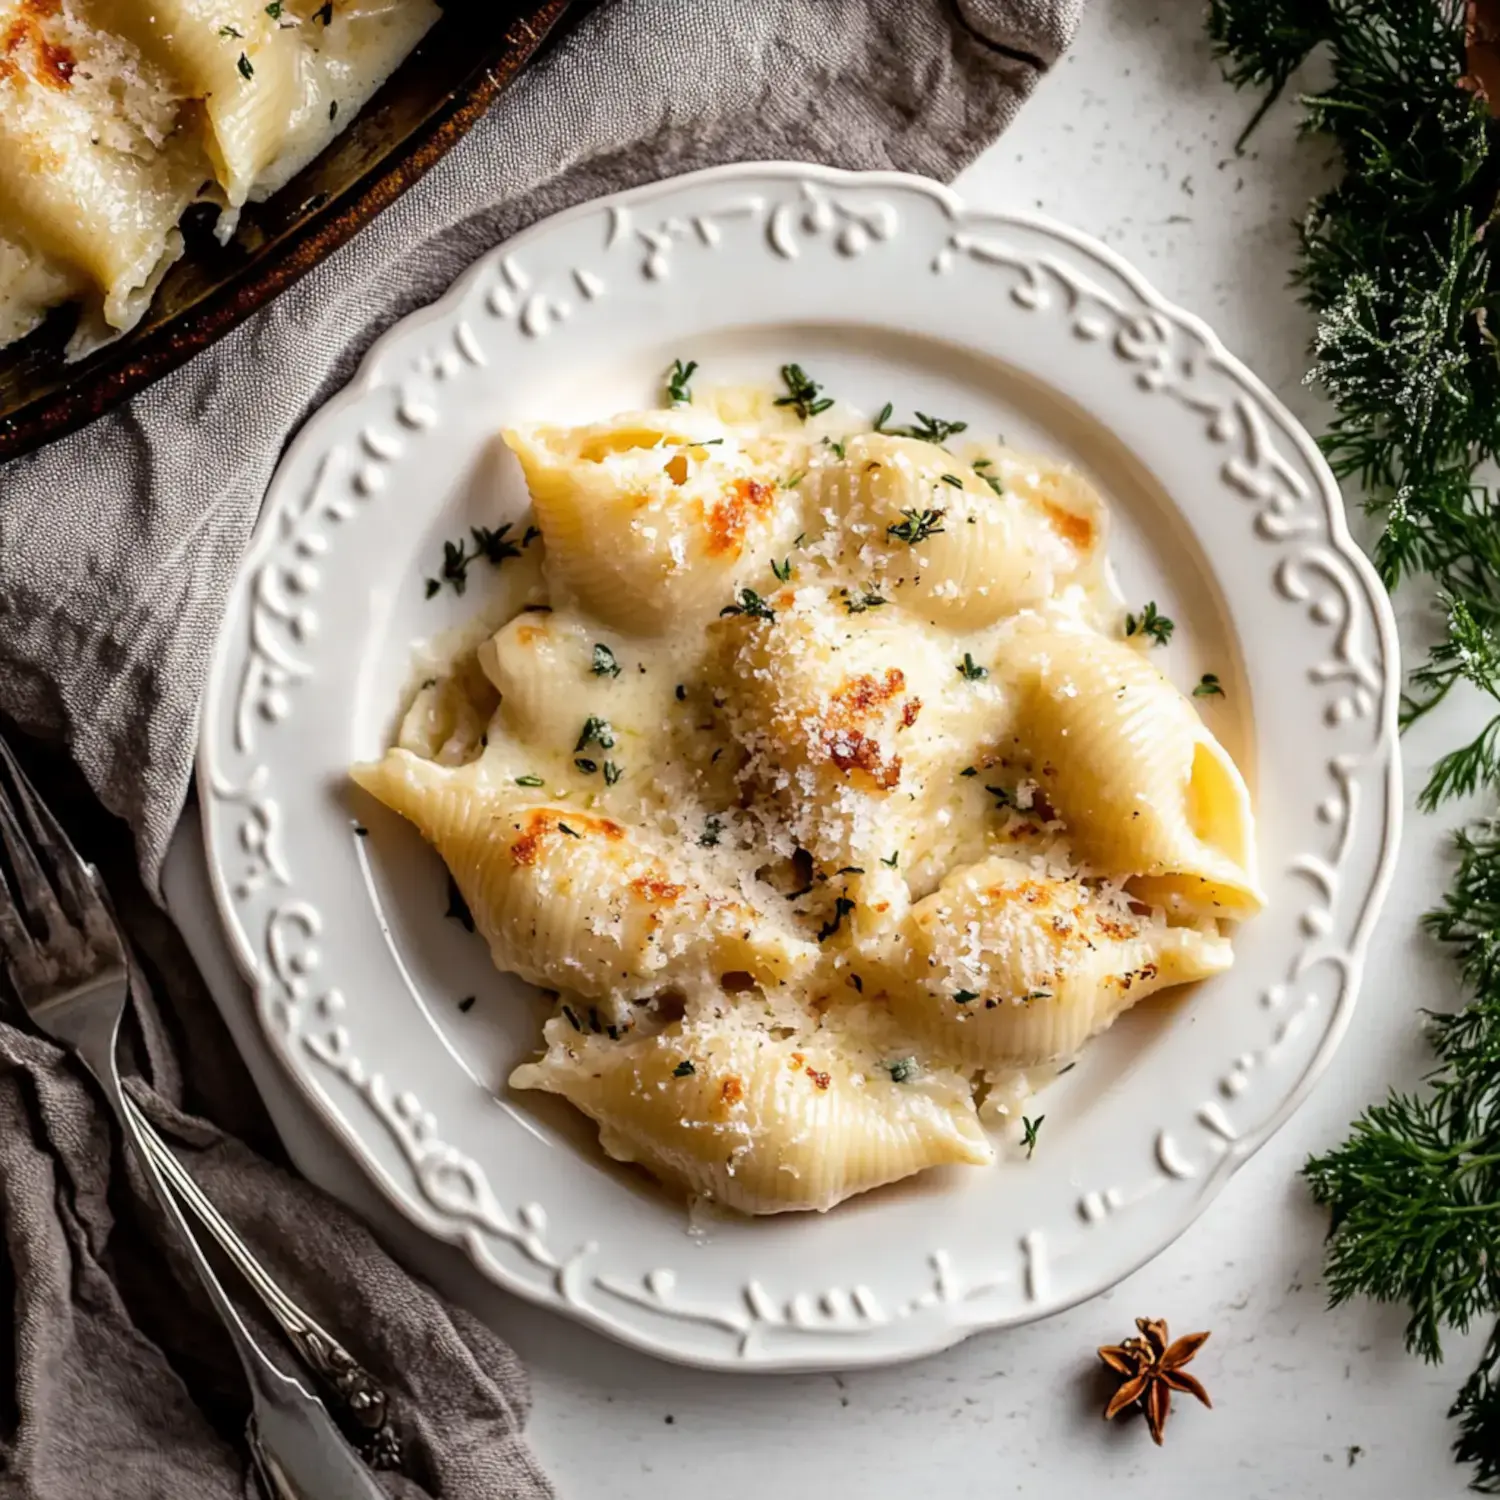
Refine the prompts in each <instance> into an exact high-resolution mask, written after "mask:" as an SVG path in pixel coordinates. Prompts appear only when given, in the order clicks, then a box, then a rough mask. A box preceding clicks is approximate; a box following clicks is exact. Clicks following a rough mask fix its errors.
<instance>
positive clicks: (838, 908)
mask: <svg viewBox="0 0 1500 1500" xmlns="http://www.w3.org/2000/svg"><path fill="white" fill-rule="evenodd" d="M853 910H854V902H853V901H851V900H850V899H849V897H847V896H839V897H837V898H836V899H835V900H834V903H833V916H832V917H831V918H829V920H828V921H826V922H825V923H824V924H823V925H822V926H821V927H820V928H819V929H818V941H819V942H820V943H821V942H822V941H823V940H824V939H825V938H831V937H832V936H833V935H834V933H836V932H837V931H838V930H839V928H840V927H842V926H843V925H844V918H845V917H847V916H848V915H849V913H850V912H851V911H853Z"/></svg>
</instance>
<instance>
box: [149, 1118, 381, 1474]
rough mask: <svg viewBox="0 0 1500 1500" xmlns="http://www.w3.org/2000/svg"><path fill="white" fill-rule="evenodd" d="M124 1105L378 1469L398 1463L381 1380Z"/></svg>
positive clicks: (154, 1132) (165, 1172)
mask: <svg viewBox="0 0 1500 1500" xmlns="http://www.w3.org/2000/svg"><path fill="white" fill-rule="evenodd" d="M125 1107H126V1108H127V1109H128V1110H129V1111H130V1115H131V1123H132V1125H133V1126H134V1127H135V1130H136V1134H137V1135H138V1136H139V1137H140V1139H141V1140H142V1142H143V1143H144V1144H145V1147H146V1150H147V1151H148V1152H149V1153H150V1156H151V1159H152V1161H153V1162H154V1163H155V1164H156V1166H157V1168H158V1170H159V1171H160V1172H161V1174H162V1176H163V1177H165V1178H166V1179H167V1181H168V1182H169V1183H170V1184H171V1187H172V1190H173V1192H175V1193H176V1194H177V1196H178V1197H179V1198H180V1199H181V1200H182V1201H183V1203H185V1204H186V1205H187V1207H188V1208H189V1209H191V1210H192V1213H193V1216H194V1218H196V1219H197V1220H198V1222H199V1223H200V1224H201V1225H202V1226H203V1227H204V1228H205V1229H206V1230H207V1231H208V1232H209V1233H210V1234H211V1235H212V1236H213V1237H214V1239H215V1241H216V1242H217V1243H218V1245H219V1248H220V1249H221V1250H223V1252H224V1253H225V1255H227V1256H228V1257H229V1259H230V1260H231V1261H232V1262H233V1263H234V1267H235V1269H236V1270H237V1271H238V1272H239V1273H240V1275H241V1276H243V1277H244V1278H245V1281H246V1283H247V1284H248V1285H249V1287H250V1289H251V1290H252V1291H253V1292H254V1293H255V1294H256V1296H258V1297H259V1298H260V1300H261V1301H262V1302H263V1303H264V1304H265V1306H266V1310H267V1311H268V1312H269V1313H270V1314H271V1316H272V1317H273V1318H275V1319H276V1322H277V1323H278V1325H280V1327H281V1330H282V1332H283V1333H285V1334H286V1336H287V1339H288V1341H289V1342H290V1343H291V1346H292V1348H293V1349H294V1350H295V1352H296V1353H297V1355H298V1357H299V1358H300V1359H301V1360H302V1363H303V1364H304V1365H305V1366H306V1367H307V1368H308V1370H309V1371H311V1373H312V1374H313V1375H315V1376H316V1377H317V1378H318V1380H319V1381H320V1383H321V1384H322V1386H323V1388H324V1392H325V1395H326V1396H329V1397H332V1398H333V1399H334V1401H336V1403H337V1409H336V1410H335V1412H334V1415H335V1417H336V1418H339V1419H340V1421H339V1425H340V1426H341V1427H343V1429H344V1431H345V1433H346V1434H347V1435H348V1436H349V1438H350V1439H351V1441H352V1442H353V1443H354V1444H355V1446H356V1447H357V1448H359V1450H360V1452H361V1453H362V1454H363V1456H364V1458H365V1460H366V1461H367V1462H368V1463H370V1464H372V1465H374V1466H375V1467H376V1468H395V1467H397V1466H398V1465H399V1463H400V1455H401V1445H400V1439H399V1438H398V1437H397V1436H396V1433H395V1431H394V1430H393V1429H392V1427H391V1424H390V1418H389V1401H388V1399H387V1396H386V1393H385V1390H384V1389H383V1387H382V1386H381V1384H380V1382H379V1381H378V1380H376V1379H375V1377H374V1376H373V1375H371V1374H370V1372H369V1371H368V1370H366V1369H365V1368H364V1367H363V1366H362V1365H361V1364H360V1363H359V1362H358V1361H357V1360H356V1359H355V1358H354V1356H353V1355H352V1354H350V1353H349V1351H348V1350H347V1349H345V1348H344V1346H343V1345H342V1344H341V1343H339V1341H338V1340H337V1339H336V1338H334V1336H333V1335H332V1334H331V1333H329V1332H328V1330H327V1329H326V1328H324V1327H323V1326H322V1325H321V1324H320V1323H318V1321H317V1320H316V1319H315V1318H314V1317H313V1316H312V1315H311V1314H310V1313H308V1312H306V1311H305V1310H304V1309H303V1308H301V1307H300V1306H298V1304H297V1303H296V1302H295V1301H293V1299H292V1298H291V1297H290V1296H289V1295H288V1294H287V1292H285V1291H284V1290H283V1289H282V1288H281V1287H280V1286H279V1285H278V1284H277V1282H276V1281H275V1280H274V1278H273V1277H272V1276H271V1273H270V1272H269V1271H267V1270H266V1268H265V1267H264V1266H263V1265H262V1264H261V1263H260V1262H259V1261H258V1260H257V1259H256V1258H255V1255H254V1253H253V1252H252V1251H251V1249H250V1247H249V1246H248V1245H246V1244H245V1242H244V1241H243V1240H242V1239H241V1238H240V1237H239V1235H238V1234H237V1233H235V1230H234V1227H233V1226H232V1225H231V1224H230V1223H229V1222H228V1220H226V1219H225V1218H224V1216H223V1215H222V1214H221V1213H220V1212H219V1210H218V1209H217V1208H216V1207H215V1206H214V1204H213V1201H212V1199H210V1198H208V1197H207V1196H205V1194H204V1193H203V1191H202V1189H201V1188H199V1186H198V1184H197V1183H196V1182H194V1181H193V1179H192V1176H191V1175H190V1174H189V1173H188V1171H187V1169H186V1168H185V1167H184V1166H183V1165H182V1163H181V1162H180V1161H178V1159H177V1157H176V1155H175V1154H174V1153H173V1151H172V1149H171V1148H170V1147H169V1146H168V1145H167V1143H166V1142H165V1141H164V1140H163V1139H162V1138H161V1135H160V1134H159V1133H158V1132H157V1130H156V1127H155V1126H154V1125H152V1123H151V1122H150V1120H148V1119H147V1118H146V1116H145V1115H144V1114H143V1113H142V1112H141V1110H140V1108H139V1107H138V1106H137V1105H136V1103H135V1101H134V1100H133V1099H131V1098H130V1096H129V1095H128V1094H127V1095H126V1096H125Z"/></svg>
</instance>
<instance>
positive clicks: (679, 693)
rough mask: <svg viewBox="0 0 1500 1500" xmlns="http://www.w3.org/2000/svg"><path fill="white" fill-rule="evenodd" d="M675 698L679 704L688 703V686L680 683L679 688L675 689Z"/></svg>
mask: <svg viewBox="0 0 1500 1500" xmlns="http://www.w3.org/2000/svg"><path fill="white" fill-rule="evenodd" d="M673 696H674V697H675V698H676V699H677V701H678V702H679V703H685V702H686V701H687V686H686V684H684V683H681V682H679V683H678V684H677V686H676V687H675V688H674V689H673Z"/></svg>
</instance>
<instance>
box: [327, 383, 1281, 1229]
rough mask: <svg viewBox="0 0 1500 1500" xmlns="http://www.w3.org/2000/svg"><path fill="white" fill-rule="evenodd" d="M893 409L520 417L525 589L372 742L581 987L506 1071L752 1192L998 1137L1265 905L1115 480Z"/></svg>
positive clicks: (736, 1192)
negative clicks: (1027, 1080)
mask: <svg viewBox="0 0 1500 1500" xmlns="http://www.w3.org/2000/svg"><path fill="white" fill-rule="evenodd" d="M867 428H868V423H867V422H865V421H863V420H862V419H860V418H858V417H857V416H856V415H854V414H852V413H849V412H847V411H843V410H840V409H835V410H833V411H831V412H827V413H824V414H823V415H822V416H820V417H819V418H818V419H817V420H816V421H815V422H813V423H810V424H807V425H804V424H802V423H801V422H799V421H798V420H797V419H796V417H795V416H794V415H793V414H791V413H789V412H787V411H786V410H784V409H778V408H776V407H774V406H772V405H771V404H770V403H769V401H768V400H766V399H764V398H763V397H757V396H755V395H754V394H753V393H745V392H739V393H726V392H718V393H709V394H707V395H706V396H705V399H704V400H703V401H702V402H701V404H699V405H696V406H693V407H676V408H673V409H672V410H670V411H658V412H636V413H630V414H627V415H625V416H622V417H619V418H616V419H614V420H613V421H609V422H601V423H596V424H593V425H592V426H588V427H581V428H557V427H549V426H541V427H534V428H527V429H520V430H517V431H514V432H509V433H507V434H506V440H507V442H509V444H510V445H511V447H512V448H513V449H514V450H515V451H516V453H517V455H518V456H519V458H520V459H521V463H522V466H523V468H524V470H525V473H526V477H527V481H528V484H529V486H530V489H531V494H532V498H533V501H534V504H535V510H534V521H535V527H536V530H535V533H534V534H533V533H530V532H528V533H526V534H530V535H533V541H532V542H531V543H528V544H527V545H526V546H525V547H524V548H523V549H522V551H523V555H522V556H521V557H519V558H516V559H513V560H510V561H507V562H505V564H504V566H505V567H506V568H509V569H511V570H512V573H511V575H510V576H511V578H512V581H513V582H518V584H519V586H518V587H517V588H515V589H513V590H512V596H513V597H514V599H515V601H516V603H515V607H514V608H513V609H512V610H511V611H510V612H509V617H508V618H506V619H505V620H503V621H502V622H501V623H500V624H499V628H498V629H495V630H493V631H492V632H491V633H489V634H488V635H487V636H486V637H485V638H484V639H483V640H482V641H480V642H479V643H478V644H477V646H476V645H475V644H474V643H473V642H472V641H471V642H470V643H469V644H468V645H467V646H466V648H465V649H464V650H462V651H460V652H459V653H458V654H457V656H456V658H455V659H454V660H453V661H452V663H451V665H450V666H449V667H448V668H447V669H446V670H438V671H437V672H435V673H430V674H429V675H428V676H427V677H426V678H425V679H424V681H423V685H422V686H421V687H420V688H419V689H418V690H417V691H416V693H415V695H414V697H413V700H412V702H411V704H410V706H409V707H408V710H407V713H406V716H405V719H404V720H403V723H402V727H401V731H400V735H399V739H398V744H397V746H396V747H395V748H394V749H392V750H391V751H390V752H389V753H388V754H387V755H386V757H385V758H384V759H383V760H381V761H380V762H378V763H376V764H374V765H369V766H361V767H357V768H356V769H355V772H354V775H355V778H356V780H357V781H359V782H360V784H361V785H363V786H364V787H365V788H366V789H367V790H369V791H370V792H372V793H373V794H374V795H375V796H377V797H379V798H380V799H381V800H382V801H383V802H385V803H386V804H387V805H389V806H391V807H393V808H394V809H396V810H397V811H399V812H400V813H402V814H403V815H404V816H406V817H407V818H409V819H410V820H411V821H412V822H413V823H415V824H416V825H417V826H418V827H419V828H420V829H421V830H422V832H423V833H424V834H425V835H426V837H427V838H428V839H429V840H430V841H431V842H432V843H433V844H435V845H436V847H437V848H438V850H439V852H440V853H441V854H442V856H443V858H444V859H445V860H446V862H447V864H448V866H449V869H450V871H451V872H452V874H453V877H454V879H455V880H456V882H457V883H458V885H459V888H460V889H461V890H462V891H463V893H464V895H465V897H466V899H467V900H468V903H469V906H470V909H471V910H472V911H473V913H474V917H475V921H476V923H477V925H478V928H479V930H480V932H481V933H482V934H483V935H484V937H485V938H486V939H487V940H488V942H489V944H490V947H491V951H492V954H493V956H494V959H495V962H496V964H497V965H498V966H499V967H500V968H502V969H506V970H509V971H511V972H514V973H517V974H520V975H522V976H523V977H525V978H526V979H528V980H530V981H532V982H533V983H535V984H538V985H541V986H545V987H548V988H551V989H555V990H557V991H558V992H559V995H560V997H561V999H560V1005H559V1011H558V1013H557V1015H556V1016H555V1017H554V1019H553V1020H552V1021H551V1022H549V1023H548V1025H547V1027H546V1034H545V1042H546V1050H545V1052H544V1053H543V1055H542V1056H541V1058H540V1059H539V1060H537V1061H536V1062H533V1063H528V1064H526V1065H524V1066H523V1067H521V1068H519V1069H517V1070H516V1072H515V1074H514V1076H513V1078H512V1083H513V1085H514V1086H515V1087H517V1088H538V1089H545V1090H549V1091H552V1092H555V1093H558V1094H561V1095H562V1096H563V1097H565V1098H567V1099H569V1100H570V1101H571V1102H572V1103H573V1104H574V1105H576V1106H577V1107H578V1108H579V1109H581V1110H583V1111H584V1112H585V1113H586V1114H588V1115H590V1116H591V1117H592V1118H593V1119H595V1120H596V1121H597V1122H598V1124H599V1127H600V1139H601V1142H602V1144H603V1146H604V1148H605V1149H606V1150H607V1151H608V1152H609V1153H610V1154H611V1155H613V1156H615V1157H617V1158H619V1159H621V1160H626V1161H633V1162H637V1163H640V1164H641V1165H643V1166H645V1167H646V1168H647V1169H648V1170H650V1171H651V1172H653V1173H654V1174H656V1175H657V1176H659V1177H661V1178H663V1179H664V1180H667V1181H669V1182H672V1183H674V1184H676V1185H677V1186H679V1187H680V1188H682V1189H684V1190H686V1191H688V1192H690V1193H695V1194H701V1195H708V1196H711V1197H712V1198H714V1199H715V1200H716V1201H718V1202H720V1203H723V1204H725V1205H727V1206H729V1207H731V1208H738V1209H741V1210H743V1211H745V1212H750V1213H769V1212H778V1211H782V1210H787V1209H826V1208H828V1207H831V1206H832V1205H833V1204H835V1203H837V1202H838V1201H840V1199H842V1198H844V1197H847V1196H849V1195H850V1194H852V1193H857V1192H862V1191H864V1190H866V1189H868V1188H871V1187H875V1186H878V1185H880V1184H881V1183H884V1182H889V1181H893V1180H895V1179H896V1178H899V1177H902V1176H906V1175H908V1174H910V1173H912V1172H916V1171H920V1170H923V1169H924V1168H926V1167H930V1166H935V1165H939V1164H942V1163H955V1162H960V1163H969V1164H977V1163H981V1162H984V1161H987V1160H990V1159H991V1157H992V1149H991V1147H990V1145H989V1144H988V1141H987V1138H986V1136H985V1134H984V1131H983V1128H982V1126H981V1124H980V1121H981V1118H982V1117H981V1115H980V1112H979V1108H978V1106H979V1104H980V1103H982V1102H984V1099H985V1095H986V1091H987V1090H994V1092H995V1097H996V1098H999V1097H1001V1096H1002V1095H1003V1094H1004V1093H1005V1090H1006V1089H1007V1088H1009V1087H1010V1085H1008V1084H1007V1083H1006V1079H1007V1078H1008V1077H1009V1076H1010V1075H1011V1074H1012V1072H1013V1070H1015V1069H1018V1068H1033V1067H1038V1066H1044V1065H1047V1064H1050V1063H1056V1062H1057V1061H1058V1060H1059V1059H1062V1058H1065V1057H1067V1056H1068V1055H1070V1054H1071V1053H1072V1052H1074V1051H1075V1050H1076V1049H1077V1048H1078V1047H1079V1046H1080V1045H1082V1043H1083V1042H1085V1041H1086V1040H1087V1039H1088V1038H1089V1037H1090V1036H1092V1035H1093V1034H1095V1033H1096V1032H1098V1031H1100V1030H1102V1029H1103V1028H1104V1027H1106V1026H1108V1025H1109V1024H1111V1023H1112V1022H1113V1020H1114V1019H1115V1018H1116V1016H1118V1015H1119V1014H1120V1013H1121V1012H1122V1011H1123V1010H1124V1009H1126V1008H1127V1007H1128V1006H1129V1005H1131V1004H1133V1003H1134V1002H1135V1000H1137V999H1139V998H1140V997H1141V996H1142V995H1144V994H1148V993H1150V992H1151V991H1153V990H1155V989H1158V988H1161V987H1163V986H1165V985H1170V984H1180V983H1183V982H1185V981H1188V980H1192V979H1196V978H1201V977H1204V976H1206V975H1209V974H1213V973H1216V972H1218V971H1219V970H1221V969H1222V968H1224V967H1225V966H1226V965H1227V964H1228V963H1229V962H1230V960H1231V956H1232V955H1231V948H1230V943H1229V940H1228V938H1227V936H1226V935H1225V934H1224V933H1223V932H1222V931H1221V930H1220V928H1219V926H1218V923H1217V921H1216V920H1214V919H1215V918H1216V917H1217V916H1219V915H1221V914H1224V915H1229V914H1232V915H1236V916H1238V915H1247V914H1249V913H1250V912H1252V911H1253V910H1254V909H1255V907H1256V905H1257V904H1258V901H1259V897H1258V895H1257V892H1256V885H1255V875H1254V869H1253V844H1252V837H1251V834H1252V830H1251V820H1250V812H1249V804H1248V799H1247V798H1246V796H1245V795H1244V788H1243V783H1242V782H1241V781H1240V780H1239V775H1238V772H1237V771H1236V770H1235V769H1234V767H1233V764H1232V763H1231V762H1230V761H1229V758H1228V756H1227V755H1225V754H1224V752H1223V751H1222V750H1221V749H1219V747H1218V746H1217V744H1216V742H1215V741H1214V740H1213V737H1212V736H1211V735H1210V734H1209V732H1208V730H1207V729H1206V728H1204V727H1203V725H1202V724H1201V723H1200V722H1199V720H1198V717H1197V714H1196V712H1195V711H1194V709H1193V707H1192V704H1191V702H1190V701H1189V700H1188V699H1186V698H1184V697H1183V696H1182V694H1180V693H1179V692H1178V691H1177V690H1176V689H1175V688H1173V687H1172V686H1171V684H1170V683H1169V682H1167V681H1166V679H1165V678H1164V677H1162V676H1161V674H1160V673H1158V672H1156V670H1155V669H1154V667H1153V666H1151V664H1150V663H1148V662H1147V661H1146V660H1145V658H1144V657H1143V655H1142V654H1141V652H1140V651H1139V650H1137V649H1136V647H1135V646H1132V645H1127V644H1125V643H1123V642H1121V641H1120V639H1119V636H1120V633H1121V632H1120V627H1121V618H1122V611H1121V610H1120V607H1119V601H1118V600H1117V599H1116V598H1115V597H1114V595H1113V594H1112V593H1111V591H1110V588H1109V585H1108V582H1107V571H1106V569H1105V566H1104V543H1105V538H1106V535H1107V520H1108V518H1107V516H1106V514H1105V512H1104V508H1103V506H1102V504H1101V503H1100V501H1099V499H1098V497H1097V496H1096V495H1094V493H1093V491H1092V490H1091V489H1090V488H1089V487H1088V485H1087V484H1086V483H1085V482H1084V481H1083V479H1082V478H1081V477H1080V476H1079V475H1077V474H1075V473H1073V472H1071V471H1069V470H1067V469H1063V468H1060V467H1059V466H1057V465H1054V464H1047V463H1044V462H1042V461H1040V460H1036V459H1028V458H1023V457H1021V456H1019V455H1017V454H1014V453H1011V452H1009V451H1008V450H1005V449H1000V448H994V447H983V446H975V447H966V448H959V447H957V446H956V445H955V449H954V451H949V450H947V449H944V448H940V447H937V446H935V445H933V444H931V443H925V442H918V441H915V440H912V439H905V438H891V437H889V436H886V435H883V434H877V433H871V432H868V431H867V430H864V429H867ZM476 565H478V566H482V564H476ZM1122 683H1123V684H1124V685H1125V687H1124V689H1122V687H1121V684H1122ZM1132 693H1134V696H1132ZM1204 892H1208V893H1209V894H1210V895H1212V896H1213V897H1215V898H1216V899H1215V900H1213V901H1210V900H1208V899H1207V898H1206V897H1204V896H1203V893H1204ZM1226 893H1232V896H1233V902H1232V904H1228V903H1229V896H1228V895H1226ZM1012 1092H1013V1090H1012ZM991 1103H992V1104H993V1101H991ZM999 1112H1001V1111H999V1110H995V1109H993V1108H992V1109H991V1110H990V1111H989V1113H991V1114H995V1113H999Z"/></svg>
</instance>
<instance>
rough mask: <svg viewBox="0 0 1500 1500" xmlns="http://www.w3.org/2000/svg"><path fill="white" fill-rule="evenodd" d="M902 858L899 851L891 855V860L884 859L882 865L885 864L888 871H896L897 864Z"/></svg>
mask: <svg viewBox="0 0 1500 1500" xmlns="http://www.w3.org/2000/svg"><path fill="white" fill-rule="evenodd" d="M900 858H901V851H900V850H899V849H897V850H896V851H895V852H894V853H893V854H891V856H890V858H889V859H882V860H881V861H880V863H881V864H883V865H884V866H885V867H886V868H887V869H890V870H894V869H895V868H896V862H897V861H898V860H899V859H900Z"/></svg>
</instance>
